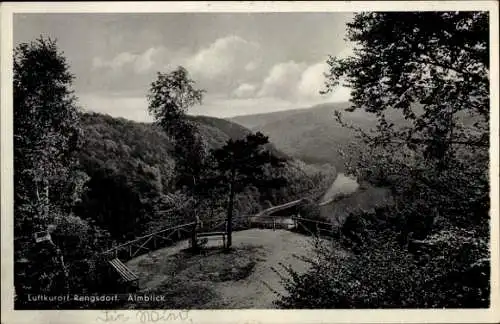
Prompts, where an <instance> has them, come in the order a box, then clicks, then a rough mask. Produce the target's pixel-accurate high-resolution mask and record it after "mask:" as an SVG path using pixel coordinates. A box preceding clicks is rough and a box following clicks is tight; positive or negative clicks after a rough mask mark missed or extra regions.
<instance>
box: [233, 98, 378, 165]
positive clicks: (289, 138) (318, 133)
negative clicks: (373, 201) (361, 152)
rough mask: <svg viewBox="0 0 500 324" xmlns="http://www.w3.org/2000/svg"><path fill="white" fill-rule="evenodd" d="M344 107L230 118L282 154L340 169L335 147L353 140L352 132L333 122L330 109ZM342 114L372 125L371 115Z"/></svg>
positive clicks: (363, 124)
mask: <svg viewBox="0 0 500 324" xmlns="http://www.w3.org/2000/svg"><path fill="white" fill-rule="evenodd" d="M348 106H349V104H348V103H335V104H324V105H319V106H315V107H312V108H309V109H300V110H290V111H285V112H274V113H269V114H259V115H250V116H238V117H235V118H231V121H234V122H237V123H239V124H241V125H243V126H245V127H249V128H251V129H252V130H254V131H257V130H259V131H261V132H263V133H264V134H266V135H268V136H269V138H270V140H271V141H272V142H273V143H274V144H275V145H276V147H277V148H278V149H280V150H282V151H283V152H285V153H286V154H289V155H291V156H293V157H296V158H299V159H301V160H303V161H305V162H308V163H332V164H333V165H334V166H335V167H336V168H337V169H338V170H342V169H343V162H342V160H341V159H340V157H339V154H338V149H339V148H341V147H342V146H344V145H345V144H347V143H349V142H350V141H353V140H355V139H354V134H353V132H352V131H350V130H348V129H345V128H343V127H342V126H341V125H339V124H338V123H337V122H336V121H335V117H334V111H336V110H337V111H344V109H345V108H347V107H348ZM343 114H344V116H345V118H346V120H347V121H348V122H352V123H355V124H356V125H360V126H362V127H363V128H370V127H373V126H374V125H375V119H374V118H373V117H372V116H367V115H365V114H362V113H359V112H355V113H345V112H343Z"/></svg>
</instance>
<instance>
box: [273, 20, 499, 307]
mask: <svg viewBox="0 0 500 324" xmlns="http://www.w3.org/2000/svg"><path fill="white" fill-rule="evenodd" d="M348 37H349V39H350V40H351V41H355V42H357V43H358V45H360V46H359V48H358V49H356V50H355V53H354V55H353V56H352V57H350V58H347V59H337V58H331V59H330V60H329V61H328V64H329V65H330V73H329V75H328V76H327V90H331V89H333V88H334V87H335V86H336V85H337V84H338V81H339V79H342V78H344V79H345V80H347V82H348V84H349V85H350V86H351V87H352V88H353V93H352V101H351V102H352V104H353V106H352V108H351V109H349V110H351V111H353V110H356V109H361V110H364V111H366V112H369V113H372V114H373V115H374V116H375V117H376V118H377V119H378V126H377V128H376V129H374V130H373V131H372V132H368V131H366V130H364V129H360V128H359V127H356V125H349V124H347V123H345V122H344V121H343V119H342V115H341V114H340V113H337V120H338V121H339V122H340V123H341V124H342V125H344V126H346V127H349V128H350V129H353V130H355V131H357V132H358V134H359V135H360V138H361V139H362V141H361V142H360V143H361V144H359V145H358V146H357V147H351V148H350V150H349V153H346V154H345V155H346V157H347V159H346V160H347V161H348V163H347V166H346V170H347V171H348V172H349V173H351V174H354V175H356V176H357V178H358V179H360V180H361V181H367V182H369V183H371V184H375V185H379V186H384V187H387V188H390V190H391V192H392V195H393V197H394V201H393V203H392V204H391V205H390V206H388V207H387V208H386V209H385V210H379V211H378V214H376V215H375V216H374V215H370V214H366V213H361V212H358V213H356V212H355V213H353V214H352V215H351V216H349V217H348V218H347V219H346V221H345V223H344V225H343V228H342V230H341V242H342V243H343V245H344V247H345V248H347V250H348V251H349V253H348V255H347V256H344V257H343V258H341V257H339V256H338V255H337V254H336V253H334V252H335V247H332V246H324V245H322V244H320V243H318V244H317V246H319V247H317V249H316V253H315V255H314V257H313V258H311V259H310V260H309V262H310V263H311V265H312V268H311V270H310V271H308V272H307V273H305V274H298V273H296V272H295V271H294V270H292V269H287V272H288V276H285V277H284V278H283V279H284V285H285V288H286V290H287V294H285V295H282V296H281V298H280V300H279V302H278V305H279V306H281V307H284V308H390V307H396V308H417V307H418V308H428V307H432V308H442V307H447V308H475V307H488V306H489V303H490V300H489V294H490V282H489V277H490V256H489V248H488V247H489V224H488V222H489V209H490V205H489V202H490V198H489V179H488V174H489V165H488V164H489V163H488V162H489V161H488V155H489V152H488V148H489V142H488V138H489V128H488V127H489V125H488V124H489V109H488V107H489V92H488V88H489V78H488V73H489V70H488V69H489V62H488V53H489V51H488V48H489V46H488V15H487V14H486V13H481V12H453V13H451V12H435V13H431V12H428V13H427V12H425V13H424V12H419V13H413V12H412V13H361V14H357V15H356V16H355V18H354V20H353V22H352V23H349V24H348ZM414 103H416V104H417V105H415V104H414ZM389 111H390V112H389ZM395 111H396V112H399V113H400V114H401V115H402V116H403V117H404V119H405V121H406V123H405V124H395V123H392V122H391V121H389V120H388V119H387V114H389V113H394V112H395ZM464 116H467V117H466V118H464Z"/></svg>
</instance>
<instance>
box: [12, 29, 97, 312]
mask: <svg viewBox="0 0 500 324" xmlns="http://www.w3.org/2000/svg"><path fill="white" fill-rule="evenodd" d="M68 68H69V67H68V65H67V63H66V60H65V58H64V56H63V55H62V53H60V52H59V51H58V49H57V45H56V42H55V41H53V40H50V39H44V38H39V39H37V40H36V41H34V42H31V43H22V44H20V45H19V46H18V47H17V48H16V49H15V51H14V165H15V170H14V181H15V184H14V186H15V187H14V189H15V193H16V194H15V198H14V208H15V218H14V219H15V222H14V225H15V229H14V234H15V242H14V254H15V256H14V259H15V274H16V281H15V282H16V285H15V289H16V294H17V296H18V297H19V299H18V301H17V305H18V306H19V305H20V306H21V307H22V305H23V304H24V303H25V302H26V296H27V294H29V293H47V294H49V293H50V294H62V293H68V292H70V291H74V290H76V291H78V290H79V289H81V287H82V286H81V283H80V282H79V278H81V276H82V273H79V272H78V271H73V269H71V268H70V267H68V261H69V262H71V261H73V260H75V259H81V258H84V257H86V256H88V255H89V253H93V251H94V247H95V246H96V244H100V242H101V241H102V240H105V238H106V233H105V232H102V231H100V230H98V229H96V228H94V227H93V226H92V225H90V224H89V223H88V222H87V221H86V220H83V219H81V218H79V217H77V216H75V215H73V214H72V211H73V207H74V206H75V204H77V203H78V202H79V199H80V194H81V192H82V190H83V189H84V185H85V182H86V181H87V179H88V177H87V175H86V174H85V173H84V172H82V171H81V170H80V168H79V165H78V160H77V157H76V154H75V153H76V152H77V151H78V150H79V148H80V145H81V141H80V139H81V135H82V134H81V128H80V118H79V113H78V108H77V106H76V99H75V97H74V96H73V92H72V90H71V83H72V80H73V76H72V75H71V73H70V72H69V71H68ZM70 223H71V226H70V227H68V226H67V225H68V224H70ZM35 233H38V234H42V235H46V234H51V236H52V239H51V240H44V241H42V242H39V243H36V242H35V238H34V236H35ZM83 242H85V244H82V243H83Z"/></svg>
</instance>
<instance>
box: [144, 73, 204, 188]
mask: <svg viewBox="0 0 500 324" xmlns="http://www.w3.org/2000/svg"><path fill="white" fill-rule="evenodd" d="M194 83H195V82H194V81H193V80H191V79H190V78H189V74H188V72H187V70H186V69H185V68H183V67H181V66H180V67H178V68H177V69H176V70H174V71H172V72H170V73H160V72H158V75H157V79H156V80H155V81H154V82H153V83H152V84H151V88H150V90H149V94H148V101H149V106H148V109H149V112H150V114H152V115H153V117H154V119H155V121H156V123H157V124H158V125H160V126H161V127H162V128H163V130H164V131H165V132H166V133H167V134H168V135H169V136H170V137H171V138H172V139H173V140H174V141H175V149H174V151H175V155H176V160H177V161H176V169H177V174H178V181H177V185H178V186H180V187H185V188H187V189H189V188H192V187H193V186H194V185H195V184H196V182H197V181H198V179H199V176H200V173H201V172H202V169H203V165H204V158H205V155H206V151H207V149H206V144H205V143H204V141H203V139H202V137H201V136H200V134H199V132H198V128H197V125H196V123H195V122H193V121H191V120H188V119H187V118H186V113H187V112H188V110H189V108H191V107H192V106H194V105H196V104H201V102H202V98H203V93H204V92H205V91H204V90H200V89H196V88H195V87H194Z"/></svg>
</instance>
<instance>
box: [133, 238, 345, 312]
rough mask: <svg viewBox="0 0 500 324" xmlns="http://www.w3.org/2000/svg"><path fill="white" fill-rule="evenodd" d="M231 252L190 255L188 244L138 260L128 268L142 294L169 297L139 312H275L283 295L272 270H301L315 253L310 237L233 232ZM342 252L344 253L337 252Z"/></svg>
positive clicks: (212, 249)
mask: <svg viewBox="0 0 500 324" xmlns="http://www.w3.org/2000/svg"><path fill="white" fill-rule="evenodd" d="M233 239H234V244H233V249H232V250H231V251H230V252H224V251H223V250H222V249H217V248H214V247H215V246H217V245H218V246H221V242H218V241H217V240H214V241H211V242H210V243H209V244H210V246H209V248H208V249H207V251H206V253H200V254H192V253H189V252H186V248H187V247H188V242H187V241H182V242H179V243H178V244H177V245H176V246H174V247H169V248H164V249H160V250H157V251H154V252H152V253H149V254H145V255H142V256H139V257H137V258H135V259H132V260H130V261H129V262H127V266H128V267H130V269H132V271H134V272H135V273H137V274H138V275H139V289H140V291H141V292H147V293H156V294H157V295H164V296H166V301H165V302H163V303H161V302H160V303H155V304H150V303H149V304H147V303H146V304H143V305H137V304H136V305H135V307H137V308H149V307H151V308H162V307H165V308H170V309H174V308H176V309H182V308H195V309H207V308H212V309H213V308H275V306H274V305H273V301H274V300H275V299H276V295H275V294H274V293H273V292H272V291H271V290H270V289H269V287H270V288H272V289H275V290H277V291H280V292H282V291H283V290H282V286H281V283H280V277H279V276H278V275H277V274H276V273H275V272H274V271H273V270H272V268H275V269H280V266H279V264H280V263H284V264H285V265H291V266H292V267H293V268H294V269H295V270H297V271H299V272H303V271H305V270H307V268H308V264H306V263H305V262H303V261H301V260H299V259H298V258H296V257H294V255H296V256H304V255H306V254H307V253H308V252H310V251H311V248H312V245H311V244H310V241H311V240H312V238H311V237H308V236H304V235H301V234H297V233H293V232H290V231H287V230H276V231H273V230H267V229H265V230H260V229H250V230H245V231H240V232H235V233H233ZM339 251H340V250H339Z"/></svg>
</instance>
